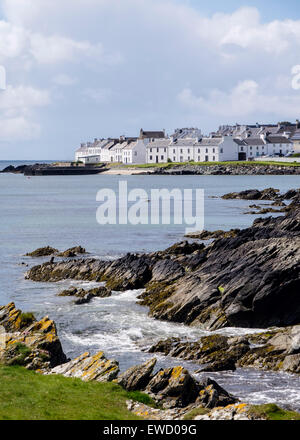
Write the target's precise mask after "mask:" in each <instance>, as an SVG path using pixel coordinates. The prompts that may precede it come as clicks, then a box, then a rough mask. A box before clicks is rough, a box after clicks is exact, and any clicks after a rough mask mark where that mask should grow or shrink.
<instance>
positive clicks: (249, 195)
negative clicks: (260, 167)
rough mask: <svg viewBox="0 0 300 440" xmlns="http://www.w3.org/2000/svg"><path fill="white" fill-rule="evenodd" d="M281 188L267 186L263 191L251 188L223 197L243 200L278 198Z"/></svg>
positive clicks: (223, 197)
mask: <svg viewBox="0 0 300 440" xmlns="http://www.w3.org/2000/svg"><path fill="white" fill-rule="evenodd" d="M278 195H279V189H274V188H267V189H264V190H262V191H259V190H258V189H249V190H246V191H241V192H234V193H229V194H225V195H224V196H222V199H224V200H228V199H242V200H277V199H278V198H279V197H278Z"/></svg>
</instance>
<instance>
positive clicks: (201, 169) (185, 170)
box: [147, 162, 300, 176]
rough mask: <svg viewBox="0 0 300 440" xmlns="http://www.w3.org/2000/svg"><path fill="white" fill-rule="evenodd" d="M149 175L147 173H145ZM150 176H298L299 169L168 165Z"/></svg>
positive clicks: (251, 165)
mask: <svg viewBox="0 0 300 440" xmlns="http://www.w3.org/2000/svg"><path fill="white" fill-rule="evenodd" d="M147 174H149V173H147ZM151 174H152V175H157V174H158V175H174V176H182V175H199V176H207V175H214V176H225V175H227V176H260V175H273V176H284V175H299V174H300V167H299V166H294V165H293V164H291V165H290V166H289V165H284V166H279V165H262V164H259V163H251V164H249V165H246V164H239V163H238V162H237V163H236V164H235V165H228V164H224V165H209V166H207V165H201V164H199V165H191V164H185V165H172V166H170V165H168V166H166V167H159V168H155V169H153V170H151Z"/></svg>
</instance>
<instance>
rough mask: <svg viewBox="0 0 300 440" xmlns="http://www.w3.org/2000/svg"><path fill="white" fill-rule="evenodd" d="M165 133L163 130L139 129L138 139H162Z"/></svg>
mask: <svg viewBox="0 0 300 440" xmlns="http://www.w3.org/2000/svg"><path fill="white" fill-rule="evenodd" d="M163 138H165V133H164V132H163V131H144V130H143V129H141V131H140V139H163Z"/></svg>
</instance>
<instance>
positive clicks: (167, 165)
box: [125, 161, 300, 168]
mask: <svg viewBox="0 0 300 440" xmlns="http://www.w3.org/2000/svg"><path fill="white" fill-rule="evenodd" d="M178 165H180V166H184V165H199V166H213V165H224V166H226V165H233V166H257V165H258V166H260V165H261V166H267V165H274V166H287V167H294V166H295V167H298V166H300V163H299V162H293V163H290V162H280V161H279V162H272V161H269V162H268V161H263V162H261V161H259V162H258V161H229V162H171V163H148V164H142V165H125V167H126V168H173V167H174V166H178Z"/></svg>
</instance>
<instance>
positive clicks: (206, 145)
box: [194, 136, 238, 162]
mask: <svg viewBox="0 0 300 440" xmlns="http://www.w3.org/2000/svg"><path fill="white" fill-rule="evenodd" d="M231 160H238V145H237V144H236V142H235V140H234V138H233V136H216V137H208V138H202V139H201V140H200V141H199V142H197V144H195V146H194V161H195V162H226V161H231Z"/></svg>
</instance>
